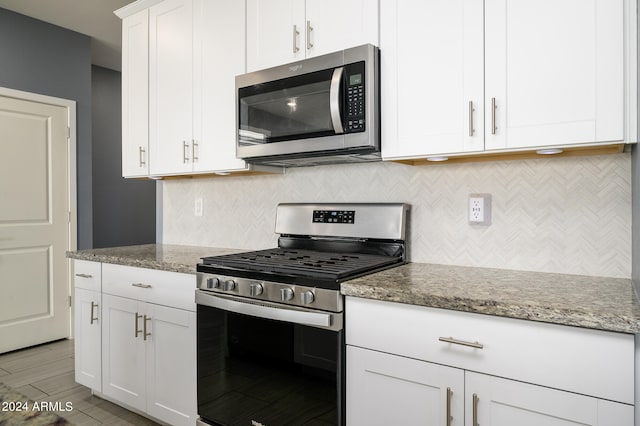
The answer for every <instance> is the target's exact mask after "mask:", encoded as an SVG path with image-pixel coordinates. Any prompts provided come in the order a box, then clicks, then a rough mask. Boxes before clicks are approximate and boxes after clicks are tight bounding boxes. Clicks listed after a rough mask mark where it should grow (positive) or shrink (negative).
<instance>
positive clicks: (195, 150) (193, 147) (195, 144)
mask: <svg viewBox="0 0 640 426" xmlns="http://www.w3.org/2000/svg"><path fill="white" fill-rule="evenodd" d="M191 160H192V161H193V162H194V163H195V162H196V161H198V141H196V140H195V139H193V140H191Z"/></svg>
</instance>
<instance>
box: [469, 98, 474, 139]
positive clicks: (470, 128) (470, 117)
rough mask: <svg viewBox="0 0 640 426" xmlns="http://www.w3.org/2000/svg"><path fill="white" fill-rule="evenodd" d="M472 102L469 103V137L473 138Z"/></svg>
mask: <svg viewBox="0 0 640 426" xmlns="http://www.w3.org/2000/svg"><path fill="white" fill-rule="evenodd" d="M474 111H475V109H473V101H469V136H473V134H474V133H475V129H474V128H473V112H474Z"/></svg>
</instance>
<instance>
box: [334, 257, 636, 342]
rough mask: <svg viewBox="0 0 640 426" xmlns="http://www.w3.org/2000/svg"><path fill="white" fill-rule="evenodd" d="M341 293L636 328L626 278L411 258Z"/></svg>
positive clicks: (356, 281)
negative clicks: (455, 263)
mask: <svg viewBox="0 0 640 426" xmlns="http://www.w3.org/2000/svg"><path fill="white" fill-rule="evenodd" d="M342 294H344V295H346V296H356V297H362V298H368V299H376V300H384V301H391V302H400V303H408V304H413V305H421V306H429V307H434V308H444V309H451V310H456V311H465V312H475V313H480V314H488V315H497V316H504V317H511V318H519V319H525V320H533V321H542V322H549V323H554V324H562V325H571V326H577V327H584V328H593V329H599V330H607V331H615V332H622V333H640V304H639V303H638V300H637V298H636V296H635V293H634V290H633V285H632V282H631V280H628V279H619V278H602V277H589V276H580V275H564V274H550V273H540V272H525V271H511V270H502V269H489V268H473V267H462V266H446V265H433V264H425V263H409V264H407V265H404V266H400V267H398V268H393V269H389V270H386V271H382V272H379V273H377V274H374V275H368V276H366V277H362V278H357V279H354V280H351V281H347V282H344V283H342Z"/></svg>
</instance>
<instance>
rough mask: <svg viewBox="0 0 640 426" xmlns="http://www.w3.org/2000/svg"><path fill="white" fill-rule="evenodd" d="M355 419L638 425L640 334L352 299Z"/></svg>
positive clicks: (458, 425) (429, 425) (506, 425)
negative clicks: (639, 351)
mask: <svg viewBox="0 0 640 426" xmlns="http://www.w3.org/2000/svg"><path fill="white" fill-rule="evenodd" d="M345 311H346V312H348V316H347V322H346V342H347V385H346V386H347V390H346V395H347V401H346V405H347V424H349V425H361V424H362V425H364V424H366V425H389V424H402V425H403V426H404V425H408V426H410V425H425V426H462V425H464V426H479V425H482V426H514V425H518V426H568V425H591V426H605V425H606V426H633V425H634V405H633V403H634V391H633V383H634V377H635V374H634V373H635V367H634V351H635V348H634V336H632V335H626V334H621V333H611V332H604V331H596V330H586V329H581V328H575V327H568V326H560V325H551V324H541V323H536V322H531V321H522V320H515V319H508V318H499V317H492V316H488V315H479V314H469V313H464V312H455V311H448V310H443V309H433V308H424V307H418V306H411V305H404V304H400V303H391V302H380V301H372V300H365V299H358V298H351V297H347V300H346V307H345Z"/></svg>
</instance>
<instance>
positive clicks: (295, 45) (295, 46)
mask: <svg viewBox="0 0 640 426" xmlns="http://www.w3.org/2000/svg"><path fill="white" fill-rule="evenodd" d="M299 35H300V31H298V27H297V26H295V25H294V26H293V53H298V51H299V50H300V48H299V47H298V36H299Z"/></svg>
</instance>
